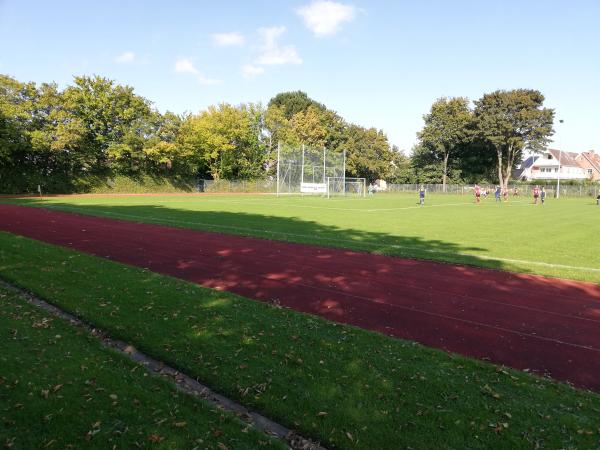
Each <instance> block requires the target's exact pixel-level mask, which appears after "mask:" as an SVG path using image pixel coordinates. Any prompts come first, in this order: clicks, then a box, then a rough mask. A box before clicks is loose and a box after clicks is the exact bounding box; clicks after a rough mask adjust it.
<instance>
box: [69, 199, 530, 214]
mask: <svg viewBox="0 0 600 450" xmlns="http://www.w3.org/2000/svg"><path fill="white" fill-rule="evenodd" d="M518 202H520V201H515V202H513V203H518ZM163 203H167V204H171V203H190V200H163V201H156V202H154V203H153V204H149V203H138V204H136V206H153V205H155V204H163ZM202 203H224V204H241V205H245V204H248V203H253V206H256V204H258V206H264V207H271V206H273V205H274V204H272V203H269V204H266V203H265V204H263V203H260V202H259V201H255V202H248V201H239V200H203V201H202ZM105 204H106V203H98V202H92V203H77V205H78V206H90V205H100V206H102V205H105ZM117 204H119V203H117ZM127 204H128V205H133V204H132V203H127ZM474 204H475V202H462V203H441V204H437V205H424V206H420V205H413V206H399V207H397V208H374V209H364V208H338V207H331V206H314V205H297V204H293V203H284V204H283V206H286V207H292V208H308V209H325V210H332V211H359V212H384V211H401V210H407V209H424V208H438V207H444V206H464V205H474ZM507 206H510V205H507ZM519 206H520V205H519ZM196 211H200V210H196Z"/></svg>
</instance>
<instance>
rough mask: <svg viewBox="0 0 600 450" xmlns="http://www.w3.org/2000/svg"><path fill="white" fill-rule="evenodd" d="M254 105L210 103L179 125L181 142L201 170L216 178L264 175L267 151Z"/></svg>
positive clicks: (244, 177) (243, 177)
mask: <svg viewBox="0 0 600 450" xmlns="http://www.w3.org/2000/svg"><path fill="white" fill-rule="evenodd" d="M258 115H259V114H257V111H256V106H255V105H241V106H239V107H235V106H232V105H229V104H226V103H223V104H220V105H219V106H210V107H209V108H208V109H207V110H206V111H203V112H201V113H200V114H198V115H196V116H190V117H188V118H187V119H186V120H185V121H184V122H183V124H182V125H181V128H180V133H179V139H178V140H179V144H180V145H181V146H182V147H183V150H184V151H185V152H186V153H187V154H194V155H195V156H196V160H197V162H198V168H199V173H201V174H202V172H204V171H206V172H208V173H209V174H210V176H211V177H212V178H213V179H215V180H218V179H221V178H225V179H236V178H241V179H249V178H255V177H259V176H261V175H263V174H264V166H265V162H266V152H265V149H264V145H263V142H262V140H261V136H260V130H259V128H260V123H257V120H259V118H258V117H257V116H258Z"/></svg>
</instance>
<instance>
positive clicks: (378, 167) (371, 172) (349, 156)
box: [344, 125, 394, 182]
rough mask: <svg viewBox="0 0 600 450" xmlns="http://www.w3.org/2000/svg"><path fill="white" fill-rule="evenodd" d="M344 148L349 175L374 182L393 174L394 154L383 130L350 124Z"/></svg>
mask: <svg viewBox="0 0 600 450" xmlns="http://www.w3.org/2000/svg"><path fill="white" fill-rule="evenodd" d="M344 148H345V149H346V171H347V172H348V174H349V175H352V176H355V177H361V178H366V179H367V181H368V182H372V181H375V180H377V179H387V178H388V177H389V176H390V175H391V174H392V160H393V159H394V154H393V153H392V150H391V148H390V145H389V142H388V140H387V136H386V135H385V133H384V132H383V131H381V130H377V129H375V128H363V127H361V126H358V125H350V126H349V127H348V130H347V138H346V142H345V144H344Z"/></svg>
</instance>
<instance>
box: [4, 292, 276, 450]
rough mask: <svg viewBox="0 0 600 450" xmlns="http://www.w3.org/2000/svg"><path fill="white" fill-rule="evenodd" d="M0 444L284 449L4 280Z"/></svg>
mask: <svg viewBox="0 0 600 450" xmlns="http://www.w3.org/2000/svg"><path fill="white" fill-rule="evenodd" d="M0 445H1V446H3V448H7V449H8V448H14V449H30V448H61V449H64V448H73V449H75V448H98V449H107V448H113V446H116V448H147V447H152V448H173V449H175V448H194V447H195V448H199V449H200V448H202V449H204V448H210V449H217V448H220V449H221V450H223V449H224V448H230V449H234V448H235V449H237V448H246V449H256V448H282V449H283V448H285V446H284V445H283V443H281V442H278V441H275V440H273V439H272V438H270V437H267V436H265V435H263V434H261V433H258V432H257V431H255V430H252V429H250V428H248V426H247V425H245V424H242V423H241V422H239V421H238V420H237V419H234V418H233V417H232V416H231V415H229V414H224V413H223V412H221V411H218V410H216V409H214V408H210V407H209V406H207V405H205V404H204V403H203V402H201V401H198V400H196V399H193V398H191V397H188V396H187V395H185V394H181V393H179V392H177V391H176V390H175V388H174V387H173V386H172V385H171V384H170V383H168V382H167V381H165V380H162V379H159V378H157V377H155V376H150V375H148V373H147V372H146V370H145V369H144V368H143V367H141V366H138V365H136V364H134V363H132V362H130V361H129V360H127V359H126V358H125V357H123V356H122V355H120V354H118V353H116V352H114V351H111V350H109V349H106V348H104V347H103V346H102V345H101V344H100V343H99V342H98V341H97V340H96V339H95V338H93V337H91V336H89V335H88V334H87V333H86V332H84V331H81V330H79V329H77V328H74V327H73V326H72V325H70V324H69V323H67V322H66V321H63V320H61V319H57V318H53V317H52V316H49V315H48V314H47V313H45V312H43V311H41V310H40V309H39V308H36V307H34V306H31V305H29V304H28V303H26V300H24V299H23V298H19V295H18V294H16V293H14V292H11V291H8V290H6V289H4V288H2V287H0ZM219 445H220V447H219Z"/></svg>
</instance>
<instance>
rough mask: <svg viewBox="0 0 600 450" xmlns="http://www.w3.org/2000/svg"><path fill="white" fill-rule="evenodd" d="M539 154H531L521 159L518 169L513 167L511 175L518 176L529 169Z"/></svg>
mask: <svg viewBox="0 0 600 450" xmlns="http://www.w3.org/2000/svg"><path fill="white" fill-rule="evenodd" d="M538 158H539V155H531V156H529V157H527V158H526V159H524V160H523V162H522V163H521V164H520V166H519V168H518V169H515V170H514V172H513V176H514V177H515V178H519V177H521V176H522V175H523V173H524V172H525V171H526V170H527V169H529V168H530V167H531V166H533V164H534V163H535V162H536V161H537V159H538Z"/></svg>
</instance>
